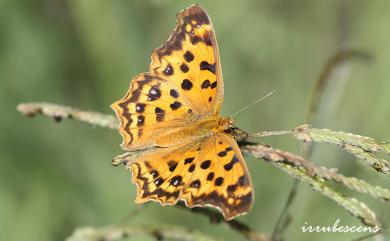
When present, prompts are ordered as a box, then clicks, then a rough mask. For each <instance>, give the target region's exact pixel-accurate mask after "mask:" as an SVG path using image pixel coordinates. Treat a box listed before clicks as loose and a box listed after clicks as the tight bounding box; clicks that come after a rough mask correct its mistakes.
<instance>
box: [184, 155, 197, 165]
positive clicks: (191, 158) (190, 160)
mask: <svg viewBox="0 0 390 241" xmlns="http://www.w3.org/2000/svg"><path fill="white" fill-rule="evenodd" d="M194 159H195V157H189V158H186V159H185V160H184V165H186V164H189V163H191V162H192V161H193V160H194Z"/></svg>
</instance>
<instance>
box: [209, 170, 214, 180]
mask: <svg viewBox="0 0 390 241" xmlns="http://www.w3.org/2000/svg"><path fill="white" fill-rule="evenodd" d="M213 179H214V172H210V173H209V174H208V175H207V181H212V180H213Z"/></svg>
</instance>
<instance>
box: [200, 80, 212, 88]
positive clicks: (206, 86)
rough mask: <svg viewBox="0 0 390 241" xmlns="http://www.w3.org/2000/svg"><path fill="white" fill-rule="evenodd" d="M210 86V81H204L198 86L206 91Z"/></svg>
mask: <svg viewBox="0 0 390 241" xmlns="http://www.w3.org/2000/svg"><path fill="white" fill-rule="evenodd" d="M209 86H210V80H208V79H206V80H205V81H203V83H202V85H201V86H200V87H201V88H202V89H207V88H208V87H209Z"/></svg>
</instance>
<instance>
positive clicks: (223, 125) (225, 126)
mask: <svg viewBox="0 0 390 241" xmlns="http://www.w3.org/2000/svg"><path fill="white" fill-rule="evenodd" d="M233 124H234V120H233V118H230V117H223V118H220V119H219V120H218V130H220V131H227V130H229V129H230V128H232V127H233Z"/></svg>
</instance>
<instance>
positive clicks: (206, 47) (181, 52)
mask: <svg viewBox="0 0 390 241" xmlns="http://www.w3.org/2000/svg"><path fill="white" fill-rule="evenodd" d="M176 19H177V20H176V24H177V25H176V28H175V30H174V31H173V32H172V34H171V36H170V37H169V39H168V40H167V41H166V42H165V43H164V44H163V45H162V46H161V47H159V48H157V49H155V50H154V51H153V53H152V57H151V58H152V63H151V64H150V72H151V73H153V74H155V75H158V76H161V77H162V78H164V79H167V80H168V81H170V82H172V83H175V85H176V86H178V87H179V88H181V90H182V91H183V92H184V94H185V95H186V97H187V98H188V99H189V100H190V101H191V104H192V106H193V107H194V108H195V110H196V111H197V112H198V113H204V114H210V113H211V114H213V115H217V114H218V113H219V109H220V106H221V105H222V102H223V92H224V91H223V80H222V72H221V65H220V59H219V51H218V45H217V39H216V36H215V32H214V28H213V25H212V23H211V20H210V18H209V16H208V15H207V13H206V12H205V11H204V10H203V9H202V8H201V7H199V6H198V5H193V6H191V7H190V8H187V9H185V10H184V11H182V12H180V13H178V14H177V15H176Z"/></svg>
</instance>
